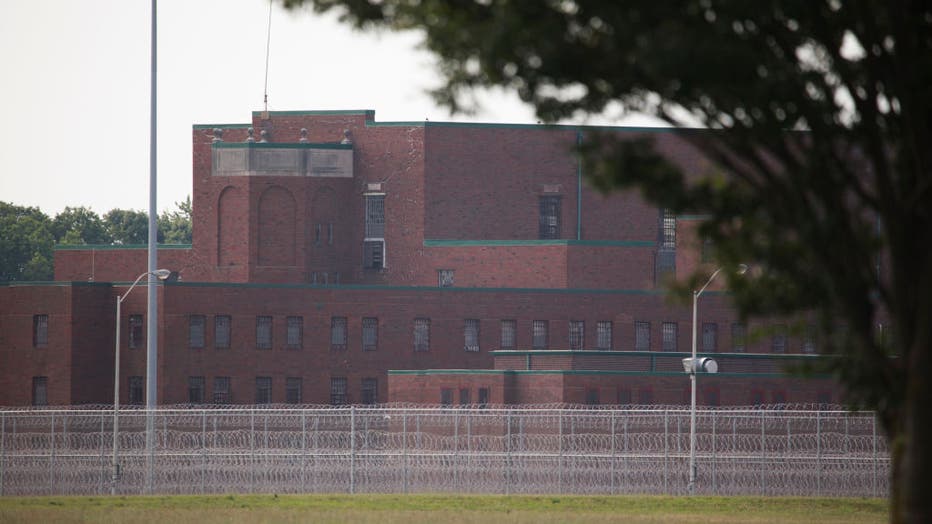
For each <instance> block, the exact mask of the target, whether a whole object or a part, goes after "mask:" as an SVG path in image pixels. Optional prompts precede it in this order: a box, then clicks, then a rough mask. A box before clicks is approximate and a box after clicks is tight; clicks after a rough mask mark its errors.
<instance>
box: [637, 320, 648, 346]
mask: <svg viewBox="0 0 932 524" xmlns="http://www.w3.org/2000/svg"><path fill="white" fill-rule="evenodd" d="M634 350H635V351H650V322H644V321H640V320H639V321H636V322H635V323H634Z"/></svg>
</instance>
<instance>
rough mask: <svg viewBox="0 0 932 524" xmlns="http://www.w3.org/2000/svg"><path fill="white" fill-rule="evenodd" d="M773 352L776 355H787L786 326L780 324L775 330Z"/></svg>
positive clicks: (772, 344) (772, 341)
mask: <svg viewBox="0 0 932 524" xmlns="http://www.w3.org/2000/svg"><path fill="white" fill-rule="evenodd" d="M771 350H772V351H773V352H774V353H786V326H784V325H783V324H778V325H776V326H774V328H773V338H772V339H771Z"/></svg>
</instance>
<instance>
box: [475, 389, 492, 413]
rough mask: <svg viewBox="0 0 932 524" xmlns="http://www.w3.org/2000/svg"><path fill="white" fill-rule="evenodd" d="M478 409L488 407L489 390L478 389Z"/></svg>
mask: <svg viewBox="0 0 932 524" xmlns="http://www.w3.org/2000/svg"><path fill="white" fill-rule="evenodd" d="M477 401H478V402H479V407H480V408H484V407H486V406H488V405H489V388H479V398H478V399H477Z"/></svg>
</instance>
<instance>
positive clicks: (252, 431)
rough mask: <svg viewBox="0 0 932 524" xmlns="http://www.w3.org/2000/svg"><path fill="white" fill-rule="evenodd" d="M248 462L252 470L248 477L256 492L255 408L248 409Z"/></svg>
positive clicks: (253, 490)
mask: <svg viewBox="0 0 932 524" xmlns="http://www.w3.org/2000/svg"><path fill="white" fill-rule="evenodd" d="M249 463H250V464H252V467H251V468H249V469H251V470H252V471H251V472H250V473H251V475H250V479H252V492H253V493H255V492H256V410H255V408H253V409H250V410H249Z"/></svg>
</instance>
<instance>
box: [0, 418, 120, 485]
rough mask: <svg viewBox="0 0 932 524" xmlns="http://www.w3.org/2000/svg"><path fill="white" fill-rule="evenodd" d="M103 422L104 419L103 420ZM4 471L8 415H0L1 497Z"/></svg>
mask: <svg viewBox="0 0 932 524" xmlns="http://www.w3.org/2000/svg"><path fill="white" fill-rule="evenodd" d="M102 416H103V415H101V417H102ZM101 420H103V419H102V418H101ZM103 433H104V432H103V430H101V431H100V434H101V439H100V441H101V442H103ZM4 471H6V413H0V497H2V496H3V472H4Z"/></svg>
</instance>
